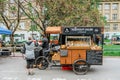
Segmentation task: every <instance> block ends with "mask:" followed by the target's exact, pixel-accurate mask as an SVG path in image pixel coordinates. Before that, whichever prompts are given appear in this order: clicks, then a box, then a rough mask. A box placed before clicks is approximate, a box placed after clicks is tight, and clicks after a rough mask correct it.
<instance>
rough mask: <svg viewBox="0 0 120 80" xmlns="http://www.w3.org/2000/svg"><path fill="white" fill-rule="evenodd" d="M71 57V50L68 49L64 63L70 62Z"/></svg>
mask: <svg viewBox="0 0 120 80" xmlns="http://www.w3.org/2000/svg"><path fill="white" fill-rule="evenodd" d="M71 57H72V55H71V50H68V56H67V58H66V64H71Z"/></svg>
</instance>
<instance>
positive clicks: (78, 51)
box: [46, 27, 104, 74]
mask: <svg viewBox="0 0 120 80" xmlns="http://www.w3.org/2000/svg"><path fill="white" fill-rule="evenodd" d="M51 31H52V32H51ZM46 33H48V34H49V33H59V34H60V35H59V45H60V52H58V53H59V54H58V56H56V57H58V58H55V55H53V56H52V57H54V60H55V59H56V60H59V63H60V66H62V67H63V66H68V67H69V66H70V67H72V69H73V71H74V72H75V73H76V74H86V73H87V72H88V70H89V68H90V66H91V65H102V63H103V35H104V32H103V27H48V28H47V29H46ZM46 61H47V60H46Z"/></svg>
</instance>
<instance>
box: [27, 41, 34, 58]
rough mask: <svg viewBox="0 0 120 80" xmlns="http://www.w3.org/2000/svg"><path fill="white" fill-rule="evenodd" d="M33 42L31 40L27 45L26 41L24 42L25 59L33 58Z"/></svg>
mask: <svg viewBox="0 0 120 80" xmlns="http://www.w3.org/2000/svg"><path fill="white" fill-rule="evenodd" d="M34 47H35V45H34V42H32V43H31V44H30V45H28V44H27V43H25V48H26V51H25V57H26V59H35V54H34Z"/></svg>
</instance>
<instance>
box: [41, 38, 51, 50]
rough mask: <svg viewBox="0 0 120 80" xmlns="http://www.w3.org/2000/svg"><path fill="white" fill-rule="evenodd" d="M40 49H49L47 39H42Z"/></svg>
mask: <svg viewBox="0 0 120 80" xmlns="http://www.w3.org/2000/svg"><path fill="white" fill-rule="evenodd" d="M42 48H43V49H49V42H48V39H47V38H46V37H44V38H43V39H42Z"/></svg>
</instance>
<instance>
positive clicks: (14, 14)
mask: <svg viewBox="0 0 120 80" xmlns="http://www.w3.org/2000/svg"><path fill="white" fill-rule="evenodd" d="M0 3H1V4H4V5H3V6H0V9H1V11H0V16H1V18H2V21H3V23H4V24H5V26H6V27H7V29H9V30H11V31H12V34H11V36H10V40H11V43H12V44H13V42H14V33H15V31H16V30H17V28H18V25H19V22H20V19H21V13H20V8H19V0H17V4H14V5H11V4H9V0H0ZM6 11H9V15H10V14H11V16H9V15H8V14H7V12H6Z"/></svg>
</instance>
